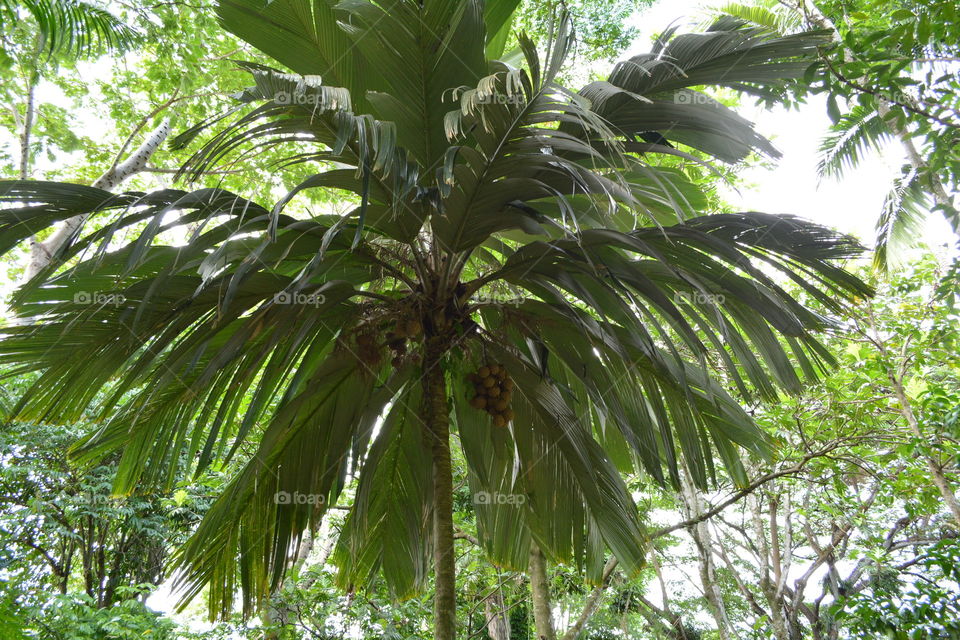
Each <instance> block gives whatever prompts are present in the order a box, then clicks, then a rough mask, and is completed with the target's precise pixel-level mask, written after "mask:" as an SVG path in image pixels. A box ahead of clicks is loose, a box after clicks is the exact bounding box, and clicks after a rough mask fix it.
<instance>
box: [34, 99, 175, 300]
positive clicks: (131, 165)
mask: <svg viewBox="0 0 960 640" xmlns="http://www.w3.org/2000/svg"><path fill="white" fill-rule="evenodd" d="M169 135H170V119H169V118H164V119H163V121H162V122H161V123H160V125H159V126H158V127H157V128H156V129H154V130H153V131H152V132H151V133H150V135H148V136H147V138H146V140H144V141H143V144H141V145H140V147H139V148H138V149H137V150H136V151H134V152H133V153H132V154H130V156H129V157H128V158H127V159H126V160H124V161H123V162H121V163H119V164H115V165H114V166H112V167H111V168H110V169H109V170H107V172H106V173H104V174H103V175H102V176H100V177H99V178H97V180H96V182H94V183H93V186H94V187H96V188H98V189H104V190H105V191H112V190H113V189H115V188H116V187H117V186H118V185H119V184H120V183H122V182H123V181H124V180H126V179H127V178H130V177H131V176H133V175H135V174H137V173H139V172H141V171H143V170H144V168H146V166H147V161H148V160H150V157H151V156H152V155H153V154H154V153H155V152H156V151H157V149H159V148H160V145H161V144H163V141H164V140H166V139H167V136H169ZM86 219H87V216H86V215H79V216H74V217H72V218H69V219H67V220H64V221H63V222H62V223H61V224H60V225H59V226H58V227H57V228H56V229H55V230H54V232H53V233H52V234H50V237H48V238H47V239H46V240H44V241H42V242H41V241H39V240H37V238H36V236H34V237H32V238H30V262H28V263H27V267H26V269H25V270H24V275H23V281H24V282H29V281H30V280H32V279H33V278H34V276H36V275H37V274H38V273H40V272H41V271H42V270H43V269H45V268H46V267H48V266H49V265H50V261H51V260H52V259H53V256H54V255H56V253H57V251H59V250H60V249H61V248H62V247H63V246H64V244H65V243H66V242H67V241H68V240H69V239H70V238H72V237H73V236H74V234H75V233H76V232H77V231H78V230H79V229H80V227H81V226H83V223H84V221H85V220H86Z"/></svg>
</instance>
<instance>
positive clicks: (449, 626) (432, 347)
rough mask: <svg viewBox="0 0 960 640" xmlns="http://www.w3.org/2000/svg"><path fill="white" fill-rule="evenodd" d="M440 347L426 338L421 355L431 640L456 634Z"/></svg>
mask: <svg viewBox="0 0 960 640" xmlns="http://www.w3.org/2000/svg"><path fill="white" fill-rule="evenodd" d="M442 355H443V348H442V345H441V341H440V340H439V339H437V338H434V337H430V338H427V344H426V348H425V354H424V359H423V370H424V374H423V386H424V389H423V403H424V411H423V413H424V416H425V417H426V423H427V424H426V426H427V429H428V432H429V433H428V436H429V437H430V440H431V448H432V453H433V565H434V574H435V578H436V579H435V589H436V592H435V593H434V599H433V612H434V628H433V637H434V639H435V640H454V638H456V636H457V594H456V570H457V569H456V562H455V560H456V558H455V557H454V546H453V468H452V463H451V460H450V415H449V407H448V404H447V385H446V380H445V379H444V372H443V368H442V366H441V357H442Z"/></svg>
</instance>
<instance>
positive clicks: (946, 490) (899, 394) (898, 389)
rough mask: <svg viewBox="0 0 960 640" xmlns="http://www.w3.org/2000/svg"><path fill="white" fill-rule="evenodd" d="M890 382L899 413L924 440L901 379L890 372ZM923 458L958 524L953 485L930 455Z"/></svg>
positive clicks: (958, 507) (959, 506)
mask: <svg viewBox="0 0 960 640" xmlns="http://www.w3.org/2000/svg"><path fill="white" fill-rule="evenodd" d="M890 383H891V384H892V385H893V393H894V395H895V396H896V398H897V403H898V404H899V405H900V407H899V411H900V415H902V416H903V419H904V420H906V421H907V425H908V426H909V427H910V431H911V432H912V433H913V435H914V436H915V437H916V438H917V439H918V440H920V441H921V442H926V441H927V440H926V437H925V436H924V434H923V432H922V431H921V430H920V423H919V422H917V416H916V415H915V414H914V413H913V404H912V403H911V402H910V398H909V397H908V396H907V392H906V389H904V388H903V380H902V379H901V378H900V377H898V376H897V375H895V374H894V373H893V372H890ZM923 460H924V462H926V463H927V469H929V470H930V476H931V478H932V479H933V484H934V485H935V486H936V487H937V490H938V491H940V495H941V496H942V497H943V501H944V502H945V503H946V505H947V508H948V509H950V513H952V514H953V519H954V520H956V522H957V524H958V525H960V503H958V502H957V494H955V493H954V492H953V487H951V486H950V481H949V480H948V479H947V476H946V475H944V473H943V468H942V467H941V466H940V465H939V464H938V463H937V461H936V460H934V459H933V458H932V457H931V456H928V455H924V456H923Z"/></svg>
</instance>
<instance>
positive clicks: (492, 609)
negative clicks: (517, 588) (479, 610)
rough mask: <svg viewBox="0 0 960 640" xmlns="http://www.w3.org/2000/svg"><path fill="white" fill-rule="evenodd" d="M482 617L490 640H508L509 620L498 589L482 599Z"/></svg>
mask: <svg viewBox="0 0 960 640" xmlns="http://www.w3.org/2000/svg"><path fill="white" fill-rule="evenodd" d="M483 616H484V618H485V619H486V621H487V635H488V636H490V639H491V640H510V618H509V617H508V616H507V612H506V607H505V606H504V603H503V595H502V594H501V593H500V589H499V588H497V589H495V590H494V591H493V592H492V593H491V594H490V595H488V596H487V597H486V598H484V599H483Z"/></svg>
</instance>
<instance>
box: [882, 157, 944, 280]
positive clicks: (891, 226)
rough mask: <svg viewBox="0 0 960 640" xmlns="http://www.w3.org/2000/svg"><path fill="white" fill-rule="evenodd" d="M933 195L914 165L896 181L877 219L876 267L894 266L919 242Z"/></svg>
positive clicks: (905, 170) (906, 169)
mask: <svg viewBox="0 0 960 640" xmlns="http://www.w3.org/2000/svg"><path fill="white" fill-rule="evenodd" d="M930 204H931V203H930V196H929V194H928V192H927V190H926V189H925V188H924V185H923V182H922V180H921V175H920V174H919V173H918V172H917V171H916V170H915V169H913V168H912V167H909V166H908V167H904V171H903V174H902V175H901V176H899V177H897V178H896V179H895V180H894V181H893V185H892V186H891V187H890V191H888V192H887V195H886V197H884V199H883V210H882V211H881V213H880V218H879V219H878V220H877V228H876V244H875V246H874V249H873V266H874V268H875V269H877V270H878V271H881V272H886V271H887V270H888V269H889V268H890V267H891V266H895V265H896V264H897V263H898V261H899V260H900V258H901V257H902V256H903V254H904V251H905V250H907V249H909V248H910V247H913V246H916V244H917V243H918V242H919V240H920V238H921V235H922V229H923V222H924V220H925V219H926V217H927V215H929V213H930Z"/></svg>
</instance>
